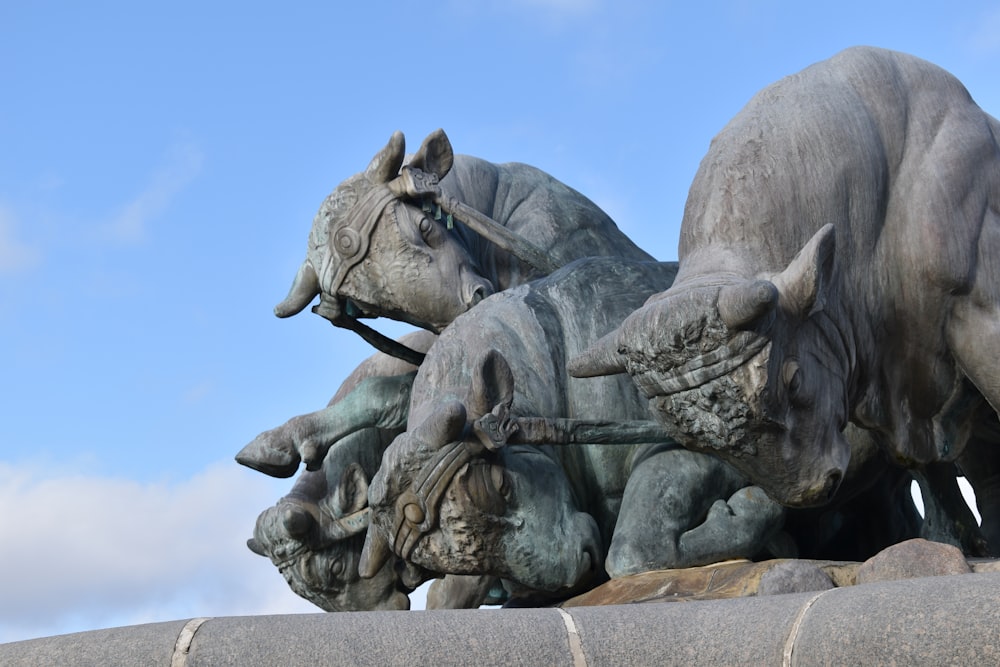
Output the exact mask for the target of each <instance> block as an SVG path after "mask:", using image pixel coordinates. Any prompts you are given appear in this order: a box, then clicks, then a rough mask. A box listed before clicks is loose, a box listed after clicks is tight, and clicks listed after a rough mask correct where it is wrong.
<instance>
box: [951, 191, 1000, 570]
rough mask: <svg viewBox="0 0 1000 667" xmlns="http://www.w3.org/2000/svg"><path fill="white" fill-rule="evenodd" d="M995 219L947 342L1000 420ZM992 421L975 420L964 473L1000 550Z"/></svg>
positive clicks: (999, 238)
mask: <svg viewBox="0 0 1000 667" xmlns="http://www.w3.org/2000/svg"><path fill="white" fill-rule="evenodd" d="M998 258H1000V214H998V213H997V212H996V211H995V210H994V211H990V212H988V213H987V215H986V218H985V220H984V222H983V228H982V233H981V235H980V239H979V253H978V257H977V264H976V267H975V268H976V273H975V275H976V279H975V280H976V282H975V284H974V286H973V289H972V291H971V292H970V293H969V294H968V295H966V296H964V297H962V298H961V299H960V300H958V301H957V302H956V304H955V306H954V307H953V308H952V312H951V317H950V318H949V320H948V323H947V329H946V334H947V339H948V345H949V348H950V350H951V353H952V354H953V355H954V357H955V359H956V360H957V362H958V365H959V367H960V368H961V369H962V372H963V373H964V374H965V376H966V377H967V378H968V379H969V381H970V382H972V384H974V385H975V386H976V388H977V389H978V390H979V391H980V392H981V393H982V395H983V397H985V398H986V401H987V402H988V403H989V404H990V406H991V407H992V408H993V410H994V412H995V413H997V414H1000V259H998ZM995 424H996V418H995V417H991V418H989V419H981V420H978V423H977V426H976V428H977V432H976V433H974V434H973V440H972V441H971V442H970V443H969V445H968V446H967V448H966V449H967V451H968V453H967V454H964V455H963V457H964V460H963V462H962V463H963V467H964V469H965V473H966V477H967V478H968V479H969V482H970V483H971V484H972V488H973V489H974V490H975V491H976V498H977V502H978V504H979V511H980V514H981V515H982V518H983V530H984V532H985V533H987V534H988V535H987V539H988V540H989V541H990V542H992V543H993V544H995V545H996V546H994V547H993V549H994V551H997V550H1000V429H998V428H997V427H996V426H995Z"/></svg>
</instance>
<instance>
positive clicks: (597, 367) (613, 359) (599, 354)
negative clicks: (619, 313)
mask: <svg viewBox="0 0 1000 667" xmlns="http://www.w3.org/2000/svg"><path fill="white" fill-rule="evenodd" d="M618 335H619V332H618V330H617V329H615V330H614V331H612V332H611V333H609V334H607V335H605V336H602V337H601V338H600V339H598V340H597V342H595V343H594V344H593V345H591V346H590V347H588V348H587V349H586V350H585V351H584V352H583V353H582V354H580V355H577V356H576V357H574V358H573V359H570V362H569V365H568V366H567V370H568V371H569V374H570V375H572V376H573V377H575V378H592V377H598V376H601V375H617V374H618V373H624V372H625V356H624V355H623V354H621V353H620V352H619V351H618Z"/></svg>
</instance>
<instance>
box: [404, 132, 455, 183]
mask: <svg viewBox="0 0 1000 667" xmlns="http://www.w3.org/2000/svg"><path fill="white" fill-rule="evenodd" d="M454 163H455V153H454V151H452V148H451V141H449V140H448V135H447V134H445V133H444V130H434V131H433V132H431V133H430V134H428V135H427V138H426V139H424V143H422V144H421V145H420V150H418V151H417V152H416V153H415V154H414V156H413V157H412V158H411V159H410V166H411V167H416V168H417V169H420V170H422V171H426V172H428V173H430V174H434V175H435V176H437V177H438V180H440V179H442V178H444V177H445V176H447V175H448V172H449V171H451V167H452V165H453V164H454Z"/></svg>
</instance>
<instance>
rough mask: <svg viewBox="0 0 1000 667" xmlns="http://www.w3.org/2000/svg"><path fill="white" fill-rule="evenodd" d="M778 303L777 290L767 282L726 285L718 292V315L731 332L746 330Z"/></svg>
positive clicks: (772, 284)
mask: <svg viewBox="0 0 1000 667" xmlns="http://www.w3.org/2000/svg"><path fill="white" fill-rule="evenodd" d="M776 303H778V288H777V287H775V286H774V283H772V282H769V281H767V280H754V281H752V282H746V283H742V284H740V285H727V286H725V287H723V288H722V290H721V291H720V292H719V315H720V316H721V317H722V321H723V322H724V323H725V325H726V326H727V327H729V328H730V329H732V330H734V331H735V330H739V329H743V328H746V327H747V326H749V325H750V324H752V323H753V322H754V321H756V320H757V319H758V318H759V317H761V316H763V315H766V314H767V313H768V312H769V311H770V310H771V308H773V307H774V305H775V304H776Z"/></svg>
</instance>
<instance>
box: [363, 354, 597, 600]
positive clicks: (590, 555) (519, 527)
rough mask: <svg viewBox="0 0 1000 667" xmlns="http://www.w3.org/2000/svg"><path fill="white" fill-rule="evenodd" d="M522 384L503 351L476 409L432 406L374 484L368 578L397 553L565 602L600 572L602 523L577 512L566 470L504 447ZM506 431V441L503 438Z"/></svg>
mask: <svg viewBox="0 0 1000 667" xmlns="http://www.w3.org/2000/svg"><path fill="white" fill-rule="evenodd" d="M512 401H513V376H512V374H511V371H510V368H509V366H508V365H507V362H506V360H504V358H503V356H501V355H500V354H499V353H497V352H496V351H493V350H491V351H490V352H489V353H487V354H486V355H485V357H484V358H483V359H482V361H481V362H480V364H479V365H478V367H477V368H476V369H474V372H473V386H472V389H471V390H470V392H469V396H468V398H467V400H466V402H465V403H464V404H463V403H462V402H460V401H455V400H453V401H447V402H443V403H440V404H436V405H433V406H424V407H425V410H424V414H426V415H427V416H426V418H425V419H423V420H422V422H421V423H420V425H419V426H417V427H416V428H414V429H413V430H411V431H409V432H407V433H404V434H402V435H400V436H398V437H397V438H396V440H395V441H394V442H393V444H392V445H391V446H390V447H389V449H388V450H387V451H386V454H385V457H384V458H383V463H382V466H381V468H380V469H379V471H378V473H376V475H375V477H374V478H373V479H372V486H371V490H370V492H369V500H370V502H371V508H372V525H371V528H370V529H369V530H368V535H367V540H366V542H365V552H364V555H363V556H362V562H361V573H362V576H368V575H373V574H376V573H377V572H378V571H379V569H380V568H381V567H382V563H383V562H384V561H385V559H387V558H388V557H389V556H390V555H391V554H392V553H395V554H396V555H397V556H399V557H401V558H403V559H404V560H406V561H408V562H411V563H414V564H416V565H418V566H420V567H422V568H426V569H427V570H430V571H433V572H437V573H442V574H487V575H493V576H497V577H500V578H501V579H503V580H505V582H507V583H506V585H507V587H508V589H509V590H511V592H512V593H513V594H515V595H522V594H527V593H528V592H529V591H530V592H541V593H551V594H557V595H558V594H564V593H567V592H568V591H570V590H572V589H573V588H575V587H576V586H578V585H581V584H584V583H586V582H587V581H589V580H590V578H591V577H592V576H594V574H595V570H599V568H600V563H601V562H602V557H601V553H602V551H601V538H600V535H599V532H598V529H597V524H596V522H595V521H594V519H593V518H592V517H591V516H590V515H588V514H585V513H582V512H579V511H577V509H576V505H575V502H574V499H573V497H572V492H571V490H570V486H569V482H568V480H567V478H566V475H565V473H564V472H563V470H562V468H561V467H560V466H559V465H558V464H557V463H556V462H555V461H554V460H553V459H552V458H550V457H549V456H547V455H546V454H544V453H543V452H541V451H540V450H539V449H538V448H536V447H524V446H516V445H505V446H504V445H499V446H498V444H497V443H498V442H501V441H503V439H504V437H503V436H504V434H505V429H507V428H508V426H507V424H508V421H507V419H506V417H507V415H508V410H509V408H510V406H511V403H512ZM498 431H499V436H498Z"/></svg>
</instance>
